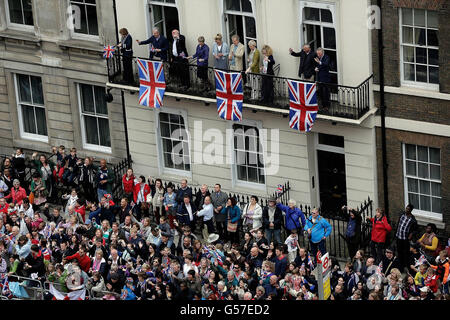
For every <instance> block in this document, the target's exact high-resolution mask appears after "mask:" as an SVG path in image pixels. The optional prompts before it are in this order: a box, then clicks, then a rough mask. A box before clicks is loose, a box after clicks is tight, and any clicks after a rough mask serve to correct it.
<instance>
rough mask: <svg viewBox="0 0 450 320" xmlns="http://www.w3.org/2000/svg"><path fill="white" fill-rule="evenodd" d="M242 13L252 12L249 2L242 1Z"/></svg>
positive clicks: (246, 0)
mask: <svg viewBox="0 0 450 320" xmlns="http://www.w3.org/2000/svg"><path fill="white" fill-rule="evenodd" d="M242 11H244V12H252V4H251V3H250V0H242Z"/></svg>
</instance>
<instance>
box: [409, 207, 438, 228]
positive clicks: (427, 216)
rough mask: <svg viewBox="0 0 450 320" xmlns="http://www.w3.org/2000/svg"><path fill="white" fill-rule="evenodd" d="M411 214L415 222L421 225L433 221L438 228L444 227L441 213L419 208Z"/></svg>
mask: <svg viewBox="0 0 450 320" xmlns="http://www.w3.org/2000/svg"><path fill="white" fill-rule="evenodd" d="M413 214H414V217H416V220H417V223H418V224H419V225H421V226H424V225H427V224H428V223H434V224H436V226H437V227H438V228H439V229H443V228H445V223H444V222H443V221H442V220H443V219H442V214H439V213H432V212H426V211H419V210H414V211H413Z"/></svg>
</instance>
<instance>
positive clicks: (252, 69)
mask: <svg viewBox="0 0 450 320" xmlns="http://www.w3.org/2000/svg"><path fill="white" fill-rule="evenodd" d="M248 47H249V49H250V53H249V54H248V59H247V65H248V68H247V70H245V73H246V74H247V84H248V85H249V86H250V88H251V90H252V94H251V99H252V100H257V99H258V97H259V93H260V82H259V77H258V76H257V75H256V74H257V73H259V64H260V54H259V50H258V49H257V48H256V41H255V40H250V41H249V42H248ZM249 73H250V74H249Z"/></svg>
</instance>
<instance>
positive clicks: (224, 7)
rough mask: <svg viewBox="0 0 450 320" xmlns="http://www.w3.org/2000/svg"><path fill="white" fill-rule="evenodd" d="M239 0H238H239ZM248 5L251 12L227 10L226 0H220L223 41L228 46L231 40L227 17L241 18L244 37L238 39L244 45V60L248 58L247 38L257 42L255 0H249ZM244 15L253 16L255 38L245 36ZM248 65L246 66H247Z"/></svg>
mask: <svg viewBox="0 0 450 320" xmlns="http://www.w3.org/2000/svg"><path fill="white" fill-rule="evenodd" d="M239 1H240V0H239ZM249 2H250V5H251V7H252V12H251V13H250V12H246V11H235V10H227V8H226V6H227V0H222V6H223V20H222V21H223V23H224V26H223V27H222V29H223V30H225V32H226V37H225V40H226V41H225V42H227V43H228V45H229V46H231V40H230V37H231V36H232V35H231V34H230V28H229V22H228V19H230V17H228V15H230V14H231V15H235V16H240V17H241V19H242V29H243V33H244V39H240V42H241V43H242V44H243V45H244V48H245V50H244V58H245V61H247V58H248V50H247V49H248V48H247V41H246V40H247V39H250V40H255V41H256V43H259V42H258V25H257V20H256V15H255V0H249ZM245 17H249V18H253V19H254V20H255V28H256V38H251V37H247V30H246V27H245ZM225 18H226V19H227V21H225ZM247 67H248V66H247Z"/></svg>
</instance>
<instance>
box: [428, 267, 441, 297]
mask: <svg viewBox="0 0 450 320" xmlns="http://www.w3.org/2000/svg"><path fill="white" fill-rule="evenodd" d="M438 279H439V277H438V276H437V274H436V272H435V271H434V269H433V268H432V267H429V268H428V271H427V277H426V278H425V286H427V287H429V288H430V290H431V292H433V293H436V292H437V290H438Z"/></svg>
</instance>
